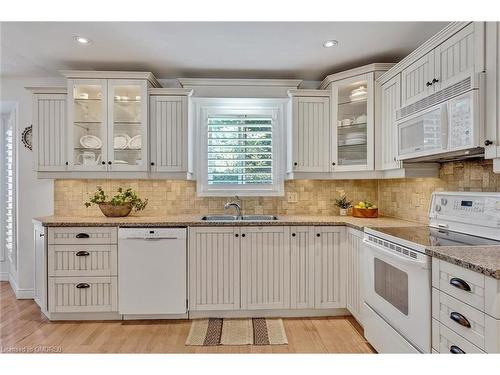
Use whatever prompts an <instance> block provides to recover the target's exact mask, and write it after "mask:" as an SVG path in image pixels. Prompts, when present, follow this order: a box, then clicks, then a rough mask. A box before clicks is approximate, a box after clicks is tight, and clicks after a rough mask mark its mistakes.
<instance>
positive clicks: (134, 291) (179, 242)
mask: <svg viewBox="0 0 500 375" xmlns="http://www.w3.org/2000/svg"><path fill="white" fill-rule="evenodd" d="M186 249H187V230H186V228H119V229H118V311H119V313H120V314H124V315H169V314H177V315H178V314H185V313H186V312H187V307H186V300H187V294H186V283H187V279H186V258H187V251H186Z"/></svg>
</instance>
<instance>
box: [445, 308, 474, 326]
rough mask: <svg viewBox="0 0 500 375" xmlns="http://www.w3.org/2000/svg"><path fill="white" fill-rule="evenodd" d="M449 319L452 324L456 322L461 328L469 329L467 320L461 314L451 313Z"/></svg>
mask: <svg viewBox="0 0 500 375" xmlns="http://www.w3.org/2000/svg"><path fill="white" fill-rule="evenodd" d="M450 319H451V320H453V321H454V322H457V323H458V324H460V325H461V326H464V327H467V328H470V327H471V326H470V322H469V321H468V320H467V318H466V317H465V316H463V315H462V314H460V313H458V312H456V311H453V312H452V313H451V314H450Z"/></svg>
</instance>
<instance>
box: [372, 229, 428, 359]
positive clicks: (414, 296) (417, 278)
mask: <svg viewBox="0 0 500 375" xmlns="http://www.w3.org/2000/svg"><path fill="white" fill-rule="evenodd" d="M364 245H365V254H366V263H365V264H366V270H365V271H366V272H365V274H366V275H367V277H366V278H365V291H366V295H365V302H366V304H367V305H368V307H369V308H370V309H371V310H372V312H374V313H375V314H376V315H378V318H379V320H380V322H382V321H384V323H386V324H387V325H389V326H390V327H391V328H392V329H394V330H395V331H396V332H395V333H394V334H397V335H400V336H401V337H402V338H404V339H405V340H406V341H408V343H409V344H411V346H413V347H414V348H415V349H417V351H419V352H423V353H429V352H430V350H431V272H430V268H431V262H430V257H429V256H427V255H425V254H422V253H419V252H415V251H413V250H412V251H411V252H412V254H413V256H414V257H411V256H409V255H408V256H407V255H404V254H403V253H401V254H398V253H396V250H395V248H396V244H388V247H390V246H391V245H392V248H394V250H393V249H391V248H385V246H379V245H378V244H375V243H374V242H373V241H369V240H368V239H366V238H365V240H364ZM384 245H385V244H384ZM398 247H399V246H398ZM399 249H401V247H399ZM405 250H406V251H403V252H406V253H408V249H405ZM375 331H376V330H375ZM378 331H380V327H378ZM367 338H368V337H367ZM383 340H384V339H383V338H382V342H381V345H380V346H381V347H382V350H383V348H384V342H383ZM387 348H390V350H395V349H394V346H391V345H387ZM379 350H380V349H379ZM401 351H402V352H404V351H405V350H403V349H402V350H401Z"/></svg>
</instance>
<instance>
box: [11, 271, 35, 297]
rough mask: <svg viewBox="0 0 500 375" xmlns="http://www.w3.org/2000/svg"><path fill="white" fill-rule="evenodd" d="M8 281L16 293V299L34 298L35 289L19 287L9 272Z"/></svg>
mask: <svg viewBox="0 0 500 375" xmlns="http://www.w3.org/2000/svg"><path fill="white" fill-rule="evenodd" d="M9 283H10V286H11V288H12V290H13V291H14V294H15V295H16V298H17V299H33V298H35V290H34V289H33V288H29V289H21V288H19V286H18V285H17V283H16V280H15V279H14V278H13V277H12V275H10V274H9Z"/></svg>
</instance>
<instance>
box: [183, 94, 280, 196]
mask: <svg viewBox="0 0 500 375" xmlns="http://www.w3.org/2000/svg"><path fill="white" fill-rule="evenodd" d="M192 100H193V104H194V120H195V140H196V142H195V151H196V152H195V154H197V157H196V168H195V170H196V180H197V184H196V191H197V194H198V196H200V197H221V196H222V197H227V196H233V195H238V196H283V195H284V194H285V188H284V177H285V156H286V142H285V141H286V137H285V123H286V116H287V105H288V99H261V98H259V99H240V98H193V99H192ZM245 114H246V115H252V116H255V115H266V116H269V115H271V116H272V118H273V138H272V139H273V159H272V160H273V183H272V184H260V185H238V184H227V185H209V184H208V168H207V164H208V162H207V153H208V142H207V140H208V127H207V121H208V117H209V116H218V115H221V116H222V115H245Z"/></svg>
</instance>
